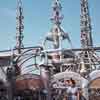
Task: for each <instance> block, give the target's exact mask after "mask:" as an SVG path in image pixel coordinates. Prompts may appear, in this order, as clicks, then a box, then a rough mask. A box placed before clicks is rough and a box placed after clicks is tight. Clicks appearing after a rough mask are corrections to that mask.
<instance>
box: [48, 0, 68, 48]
mask: <svg viewBox="0 0 100 100" xmlns="http://www.w3.org/2000/svg"><path fill="white" fill-rule="evenodd" d="M52 10H53V13H52V17H51V21H52V23H53V26H52V28H51V30H50V32H49V33H48V35H47V37H46V40H49V41H52V42H53V47H54V49H58V48H61V42H62V40H64V39H67V40H68V41H70V39H69V36H68V34H67V33H66V32H64V30H63V29H62V27H61V26H60V25H61V22H62V19H63V15H62V14H61V10H62V6H61V3H60V0H53V5H52Z"/></svg>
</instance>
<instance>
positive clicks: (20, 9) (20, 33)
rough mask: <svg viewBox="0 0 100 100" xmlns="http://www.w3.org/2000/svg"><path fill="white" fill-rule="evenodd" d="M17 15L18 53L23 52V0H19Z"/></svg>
mask: <svg viewBox="0 0 100 100" xmlns="http://www.w3.org/2000/svg"><path fill="white" fill-rule="evenodd" d="M16 14H17V17H16V21H17V22H16V23H17V25H16V30H17V32H16V49H17V50H18V53H19V54H20V53H21V48H22V47H23V42H22V41H23V29H24V25H23V19H24V16H23V7H22V1H21V0H17V12H16Z"/></svg>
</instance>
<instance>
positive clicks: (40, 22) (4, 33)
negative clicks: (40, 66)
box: [0, 0, 100, 50]
mask: <svg viewBox="0 0 100 100" xmlns="http://www.w3.org/2000/svg"><path fill="white" fill-rule="evenodd" d="M22 1H23V9H24V17H25V18H24V25H25V29H24V32H23V34H24V41H23V42H24V45H25V46H36V45H38V44H40V43H41V42H42V41H43V39H44V37H45V35H46V33H48V32H49V30H50V29H51V22H50V17H51V11H52V9H51V3H52V0H22ZM61 1H62V6H63V9H62V13H63V14H64V20H63V22H62V26H63V28H64V30H65V31H66V32H68V33H69V36H70V38H71V40H72V44H73V45H74V47H80V0H61ZM89 7H90V15H91V19H92V28H93V30H92V31H93V39H94V45H97V46H100V39H99V37H100V19H99V18H100V13H99V12H100V11H99V10H100V0H89ZM15 36H16V0H0V50H5V49H10V48H13V47H14V46H15ZM66 45H67V43H66Z"/></svg>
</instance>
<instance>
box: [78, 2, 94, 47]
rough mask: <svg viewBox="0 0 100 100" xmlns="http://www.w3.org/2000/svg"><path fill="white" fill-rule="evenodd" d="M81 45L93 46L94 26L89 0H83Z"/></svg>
mask: <svg viewBox="0 0 100 100" xmlns="http://www.w3.org/2000/svg"><path fill="white" fill-rule="evenodd" d="M80 26H81V45H82V47H83V48H86V47H92V46H93V41H92V27H91V19H90V15H89V7H88V0H81V20H80Z"/></svg>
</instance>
